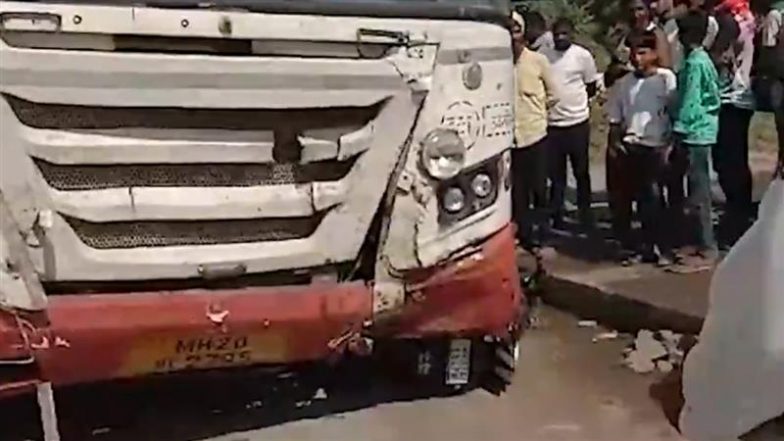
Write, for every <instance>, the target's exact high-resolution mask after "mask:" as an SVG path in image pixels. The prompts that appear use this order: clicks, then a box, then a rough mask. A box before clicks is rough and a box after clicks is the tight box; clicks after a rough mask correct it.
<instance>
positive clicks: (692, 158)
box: [680, 143, 717, 252]
mask: <svg viewBox="0 0 784 441" xmlns="http://www.w3.org/2000/svg"><path fill="white" fill-rule="evenodd" d="M680 148H682V149H684V150H685V153H686V156H687V158H688V162H689V168H688V170H687V171H686V188H687V190H688V197H687V198H686V213H685V215H686V229H687V234H688V237H689V238H690V239H691V240H689V242H691V243H694V244H695V245H697V248H698V249H699V250H700V251H703V252H704V251H715V250H716V248H717V246H716V238H715V234H714V232H713V219H712V216H711V214H712V210H713V207H712V201H711V180H710V157H711V149H712V148H713V146H709V145H690V144H685V143H684V144H681V146H680Z"/></svg>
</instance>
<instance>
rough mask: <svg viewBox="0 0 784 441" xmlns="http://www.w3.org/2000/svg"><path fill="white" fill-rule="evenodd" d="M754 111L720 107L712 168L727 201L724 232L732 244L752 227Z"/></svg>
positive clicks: (727, 106)
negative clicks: (751, 143)
mask: <svg viewBox="0 0 784 441" xmlns="http://www.w3.org/2000/svg"><path fill="white" fill-rule="evenodd" d="M752 116H754V111H752V110H746V109H741V108H739V107H736V106H733V105H731V104H725V105H724V106H722V107H721V112H720V113H719V137H718V141H717V143H716V146H715V147H714V148H713V151H712V156H713V168H714V170H716V173H717V174H718V175H719V185H721V190H722V192H724V196H725V198H726V199H727V206H726V209H727V211H726V216H725V218H724V219H723V222H722V227H723V228H722V229H723V230H724V231H725V233H726V239H727V240H728V241H730V242H734V241H735V240H737V239H738V238H739V237H740V236H741V235H742V234H743V232H744V231H745V230H746V228H747V227H748V226H750V224H751V221H750V220H751V218H752V217H753V211H754V206H753V204H752V196H751V195H752V188H753V187H752V186H753V184H752V177H751V168H750V167H749V126H750V125H751V117H752Z"/></svg>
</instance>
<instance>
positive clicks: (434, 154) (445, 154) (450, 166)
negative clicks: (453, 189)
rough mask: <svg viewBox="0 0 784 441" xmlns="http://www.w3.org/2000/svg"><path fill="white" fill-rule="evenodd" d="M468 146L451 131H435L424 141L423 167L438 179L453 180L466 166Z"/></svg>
mask: <svg viewBox="0 0 784 441" xmlns="http://www.w3.org/2000/svg"><path fill="white" fill-rule="evenodd" d="M465 155H466V146H465V144H463V140H462V139H460V135H458V134H457V132H456V131H454V130H451V129H443V128H439V129H435V130H433V131H432V132H430V133H428V134H427V136H425V139H423V140H422V166H423V167H424V168H425V170H427V172H428V173H429V174H430V176H432V177H434V178H436V179H441V180H444V179H451V178H453V177H455V176H457V174H458V173H460V170H462V169H463V165H464V164H465Z"/></svg>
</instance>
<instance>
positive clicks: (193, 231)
mask: <svg viewBox="0 0 784 441" xmlns="http://www.w3.org/2000/svg"><path fill="white" fill-rule="evenodd" d="M65 219H66V221H67V222H68V224H69V225H70V226H71V228H73V230H74V232H76V235H77V236H79V239H81V240H82V242H84V243H85V244H86V245H87V246H89V247H92V248H98V249H117V248H139V247H168V246H178V245H214V244H236V243H253V242H274V241H282V240H292V239H302V238H306V237H309V236H310V235H312V234H313V232H314V231H316V228H318V226H319V224H320V223H321V220H322V219H323V214H321V215H317V216H311V217H299V218H275V219H240V220H214V221H213V220H210V221H140V222H108V223H92V222H85V221H82V220H79V219H74V218H70V217H66V218H65Z"/></svg>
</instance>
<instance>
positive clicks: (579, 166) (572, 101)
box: [542, 18, 598, 231]
mask: <svg viewBox="0 0 784 441" xmlns="http://www.w3.org/2000/svg"><path fill="white" fill-rule="evenodd" d="M552 30H553V47H552V48H551V49H549V48H545V49H543V50H542V52H543V53H544V55H545V56H546V57H547V59H548V60H549V61H550V64H551V66H552V71H553V76H554V77H555V81H556V82H557V84H558V90H559V98H560V100H559V102H558V104H557V105H555V106H553V107H552V108H551V109H550V112H549V129H548V130H549V135H548V150H549V155H548V161H549V168H550V181H551V185H552V187H551V189H550V209H551V212H552V216H553V226H554V227H555V228H557V229H563V226H564V224H563V218H564V198H565V193H566V168H567V162H571V165H572V170H573V171H574V177H575V180H576V181H577V206H578V208H579V214H580V223H581V225H582V227H583V229H584V230H585V231H592V230H593V228H594V218H593V214H592V213H591V175H590V173H589V160H588V147H589V144H590V137H591V127H590V124H589V119H590V113H591V110H590V103H589V99H590V98H591V97H593V96H594V95H595V94H596V91H597V79H598V73H597V70H596V61H595V60H594V58H593V55H591V53H590V52H589V51H588V50H587V49H585V48H584V47H582V46H579V45H577V44H574V43H573V42H572V38H573V34H574V24H572V22H571V21H569V20H568V19H565V18H561V19H559V20H557V21H556V22H555V23H554V24H553V27H552Z"/></svg>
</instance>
